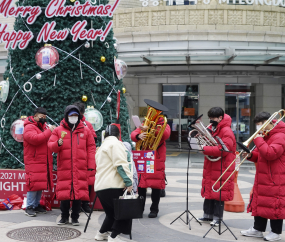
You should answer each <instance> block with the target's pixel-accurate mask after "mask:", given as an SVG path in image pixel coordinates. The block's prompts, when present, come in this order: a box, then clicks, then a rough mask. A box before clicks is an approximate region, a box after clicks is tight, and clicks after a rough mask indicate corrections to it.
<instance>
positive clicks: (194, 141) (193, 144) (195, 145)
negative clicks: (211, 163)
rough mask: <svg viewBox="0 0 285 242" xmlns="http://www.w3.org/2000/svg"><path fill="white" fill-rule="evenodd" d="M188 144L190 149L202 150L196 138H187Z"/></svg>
mask: <svg viewBox="0 0 285 242" xmlns="http://www.w3.org/2000/svg"><path fill="white" fill-rule="evenodd" d="M188 142H189V145H190V147H191V149H192V150H202V149H201V146H200V145H199V141H198V139H196V138H188Z"/></svg>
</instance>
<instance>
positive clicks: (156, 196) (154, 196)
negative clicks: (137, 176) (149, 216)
mask: <svg viewBox="0 0 285 242" xmlns="http://www.w3.org/2000/svg"><path fill="white" fill-rule="evenodd" d="M151 190H152V191H151V201H152V204H151V206H150V211H151V212H156V213H158V211H159V209H158V205H159V201H160V190H161V189H153V188H152V189H151ZM138 193H139V196H142V197H144V204H143V207H145V200H146V188H141V187H139V188H138Z"/></svg>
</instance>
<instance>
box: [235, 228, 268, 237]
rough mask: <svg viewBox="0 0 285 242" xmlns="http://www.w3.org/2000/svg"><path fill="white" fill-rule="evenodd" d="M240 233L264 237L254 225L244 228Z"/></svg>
mask: <svg viewBox="0 0 285 242" xmlns="http://www.w3.org/2000/svg"><path fill="white" fill-rule="evenodd" d="M240 233H241V234H242V235H244V236H248V237H257V238H262V237H263V234H262V232H261V231H258V230H256V229H254V228H253V227H251V228H250V229H248V230H242V231H240Z"/></svg>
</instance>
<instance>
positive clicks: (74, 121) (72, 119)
mask: <svg viewBox="0 0 285 242" xmlns="http://www.w3.org/2000/svg"><path fill="white" fill-rule="evenodd" d="M68 121H69V123H71V124H76V123H77V121H78V116H70V117H68Z"/></svg>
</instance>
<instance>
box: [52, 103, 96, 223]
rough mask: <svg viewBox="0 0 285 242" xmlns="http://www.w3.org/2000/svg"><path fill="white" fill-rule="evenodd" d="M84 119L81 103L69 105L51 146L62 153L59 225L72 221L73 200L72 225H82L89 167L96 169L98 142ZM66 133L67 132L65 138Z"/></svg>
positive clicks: (58, 193) (60, 163)
mask: <svg viewBox="0 0 285 242" xmlns="http://www.w3.org/2000/svg"><path fill="white" fill-rule="evenodd" d="M80 118H81V117H80V112H79V109H78V108H77V106H74V105H70V106H67V107H66V109H65V112H64V119H63V120H62V121H61V123H60V126H59V127H57V128H56V129H55V130H54V131H53V133H52V135H51V137H50V139H49V142H48V147H49V149H50V150H51V151H52V152H54V153H57V154H58V155H57V185H56V198H57V199H58V200H60V201H61V203H60V209H61V220H60V221H59V222H58V223H57V224H58V225H62V224H67V223H68V220H69V208H70V201H73V202H72V214H71V218H72V224H73V225H79V222H78V218H79V212H80V208H81V200H83V201H88V200H89V191H88V170H94V169H95V141H94V138H93V135H92V133H91V132H90V130H89V129H88V128H87V127H85V126H84V125H83V124H82V122H81V120H80ZM62 132H66V136H65V137H64V138H63V139H62V138H61V135H62Z"/></svg>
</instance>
